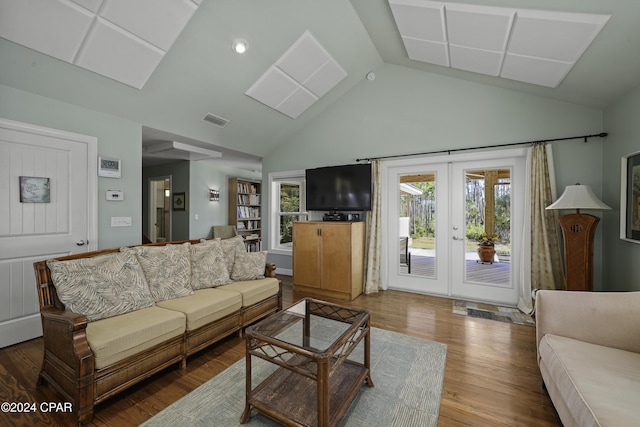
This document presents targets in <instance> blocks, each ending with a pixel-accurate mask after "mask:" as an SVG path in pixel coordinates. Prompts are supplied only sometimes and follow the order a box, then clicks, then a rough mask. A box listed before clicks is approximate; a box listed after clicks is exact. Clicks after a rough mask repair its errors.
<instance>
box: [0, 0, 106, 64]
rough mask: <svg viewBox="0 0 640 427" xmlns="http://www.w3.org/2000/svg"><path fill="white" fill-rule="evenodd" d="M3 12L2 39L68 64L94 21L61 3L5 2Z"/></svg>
mask: <svg viewBox="0 0 640 427" xmlns="http://www.w3.org/2000/svg"><path fill="white" fill-rule="evenodd" d="M0 8H1V10H2V13H0V37H4V38H6V39H9V40H11V41H13V42H15V43H18V44H21V45H23V46H26V47H28V48H31V49H33V50H37V51H38V52H42V53H44V54H47V55H50V56H53V57H55V58H58V59H61V60H63V61H67V62H72V61H73V59H74V57H75V55H76V53H77V52H78V49H80V46H81V45H82V41H83V38H84V36H85V34H87V32H88V31H89V28H90V27H91V24H92V22H93V18H94V14H93V13H91V12H90V11H88V10H86V9H83V8H81V7H79V6H77V5H76V4H74V3H70V2H62V1H58V0H40V1H37V0H36V1H33V0H26V1H11V0H1V1H0ZM61 23H63V24H62V25H61Z"/></svg>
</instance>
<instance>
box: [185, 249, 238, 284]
mask: <svg viewBox="0 0 640 427" xmlns="http://www.w3.org/2000/svg"><path fill="white" fill-rule="evenodd" d="M190 253H191V288H192V289H193V290H197V289H206V288H215V287H216V286H220V285H226V284H227V283H230V282H231V279H230V278H229V270H228V267H227V263H226V259H225V256H224V253H223V250H222V244H221V243H220V240H217V239H216V240H203V241H201V243H198V244H195V245H191V249H190Z"/></svg>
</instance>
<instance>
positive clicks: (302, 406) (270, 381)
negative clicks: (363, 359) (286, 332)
mask: <svg viewBox="0 0 640 427" xmlns="http://www.w3.org/2000/svg"><path fill="white" fill-rule="evenodd" d="M365 381H366V382H367V384H368V385H369V387H373V382H372V381H371V377H370V376H369V372H368V370H367V369H364V368H363V367H362V366H360V365H359V364H355V363H350V362H345V363H343V364H342V366H341V367H340V368H339V369H338V371H337V372H336V373H335V374H334V375H333V376H332V377H331V381H330V384H329V400H330V403H329V408H330V409H329V419H328V420H327V421H328V422H327V423H326V424H324V425H328V426H334V425H337V424H338V422H339V421H340V420H341V419H342V417H343V416H344V414H345V412H346V411H347V409H348V408H349V405H350V404H351V401H352V400H353V399H354V398H355V396H356V395H357V394H358V392H359V391H360V388H361V387H362V384H363V383H364V382H365ZM317 389H318V384H317V382H316V381H314V380H312V379H309V378H305V377H301V376H300V375H298V374H296V373H295V372H292V371H290V370H288V369H285V368H278V369H277V370H276V371H275V372H274V373H273V374H271V376H270V377H268V378H267V379H266V380H265V381H264V382H263V383H262V384H260V386H258V387H257V388H255V389H254V390H253V393H252V395H251V399H250V401H249V402H248V405H247V406H246V407H245V411H244V413H243V414H242V419H241V421H240V422H241V423H242V424H244V423H246V422H247V421H248V420H249V418H250V417H251V409H252V408H253V409H256V410H257V411H258V412H261V413H262V414H264V415H266V416H267V417H269V418H272V419H274V420H276V421H278V422H281V423H283V424H285V425H303V426H318V425H322V424H320V423H319V422H318V421H319V420H318V399H317V391H318V390H317Z"/></svg>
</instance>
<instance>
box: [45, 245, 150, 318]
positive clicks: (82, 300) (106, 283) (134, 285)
mask: <svg viewBox="0 0 640 427" xmlns="http://www.w3.org/2000/svg"><path fill="white" fill-rule="evenodd" d="M47 265H48V266H49V269H50V270H51V278H52V281H53V284H54V286H55V287H56V291H57V293H58V298H60V301H62V303H63V304H64V305H65V307H66V309H67V310H69V311H73V312H74V313H80V314H84V315H85V316H87V320H89V321H94V320H99V319H105V318H108V317H112V316H116V315H119V314H124V313H129V312H131V311H135V310H139V309H142V308H146V307H150V306H152V305H153V303H154V301H153V297H152V296H151V292H150V291H149V287H148V286H147V281H146V279H145V277H144V273H143V271H142V268H141V267H140V263H139V262H138V259H137V258H136V256H135V255H134V254H133V252H130V251H128V252H115V253H111V254H107V255H100V256H96V257H93V258H79V259H73V260H67V261H53V260H51V261H47Z"/></svg>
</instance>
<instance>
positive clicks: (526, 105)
mask: <svg viewBox="0 0 640 427" xmlns="http://www.w3.org/2000/svg"><path fill="white" fill-rule="evenodd" d="M375 72H376V76H377V77H376V79H375V80H374V81H373V82H369V81H367V80H365V79H363V81H362V83H360V84H359V85H358V86H356V87H355V88H354V89H352V90H351V91H350V92H349V93H347V94H346V95H345V96H344V97H343V98H341V99H340V100H339V101H338V102H337V103H335V104H334V105H332V107H331V108H330V109H328V110H327V111H325V112H324V113H323V114H322V115H321V116H319V117H318V118H317V119H316V120H314V121H313V122H312V123H311V124H309V125H308V126H307V127H305V128H304V129H303V130H302V131H300V132H298V134H297V135H295V136H294V137H293V138H291V139H290V140H289V141H285V142H284V143H283V144H282V145H280V146H279V147H278V148H277V149H276V150H274V151H273V152H271V153H270V154H269V155H268V156H266V157H265V158H264V161H263V179H264V180H265V182H266V179H267V176H268V173H270V172H281V171H288V170H299V169H305V168H309V167H315V166H324V165H335V164H344V163H353V162H355V160H356V159H357V158H362V157H372V156H382V155H390V154H403V153H416V152H425V151H430V150H441V149H447V148H460V147H472V146H479V145H489V144H501V143H511V142H519V141H528V140H539V139H545V138H557V137H565V136H574V135H584V134H593V133H599V132H601V131H602V129H603V128H602V111H601V110H599V109H596V108H588V107H583V106H578V105H574V104H570V103H567V102H560V101H554V100H550V99H545V98H540V97H536V96H531V95H527V94H523V93H519V92H514V91H509V90H506V89H500V88H496V87H492V86H487V85H482V84H477V83H472V82H466V81H462V80H457V79H453V78H448V77H444V76H440V75H436V74H425V73H424V72H421V71H417V70H412V69H408V68H405V67H400V66H395V65H388V64H385V65H383V66H382V67H380V68H379V69H377V70H376V71H375ZM554 150H555V152H556V156H555V164H556V168H557V172H558V182H557V185H558V191H561V190H562V189H563V188H564V187H565V185H568V184H573V183H575V182H577V181H582V182H585V183H586V182H588V183H590V184H591V185H592V187H593V190H594V191H595V192H596V193H597V194H600V191H601V180H602V164H601V158H602V141H601V140H600V139H598V138H595V139H592V140H590V142H589V143H588V144H584V143H582V142H580V141H577V142H565V143H562V144H560V143H558V144H555V145H554ZM265 224H267V222H265ZM267 236H268V233H267V232H266V230H265V231H263V237H264V238H266V237H267ZM598 254H599V249H598V251H597V253H596V256H598ZM269 260H270V261H271V262H275V263H276V264H278V265H279V266H280V267H282V268H284V269H288V268H291V258H290V257H289V256H278V255H270V256H269ZM599 269H600V260H599V259H597V260H596V281H597V280H598V279H597V277H599Z"/></svg>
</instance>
